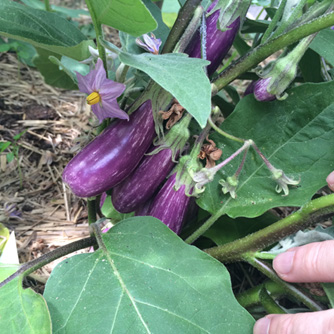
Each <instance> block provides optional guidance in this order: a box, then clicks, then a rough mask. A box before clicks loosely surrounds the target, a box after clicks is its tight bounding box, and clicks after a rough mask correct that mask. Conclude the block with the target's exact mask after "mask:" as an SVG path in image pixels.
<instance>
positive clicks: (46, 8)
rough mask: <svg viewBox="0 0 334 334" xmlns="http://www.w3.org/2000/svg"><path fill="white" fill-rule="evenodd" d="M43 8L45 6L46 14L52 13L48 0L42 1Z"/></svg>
mask: <svg viewBox="0 0 334 334" xmlns="http://www.w3.org/2000/svg"><path fill="white" fill-rule="evenodd" d="M44 6H45V10H46V11H47V12H52V9H51V6H50V1H49V0H44Z"/></svg>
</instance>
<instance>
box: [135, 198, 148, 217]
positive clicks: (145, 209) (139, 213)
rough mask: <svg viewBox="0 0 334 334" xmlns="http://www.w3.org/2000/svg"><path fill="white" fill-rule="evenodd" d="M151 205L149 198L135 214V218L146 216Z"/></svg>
mask: <svg viewBox="0 0 334 334" xmlns="http://www.w3.org/2000/svg"><path fill="white" fill-rule="evenodd" d="M151 203H152V198H150V199H149V200H148V201H147V202H146V203H144V204H143V205H141V206H140V207H139V208H138V209H137V210H136V212H135V216H148V213H149V211H150V206H151Z"/></svg>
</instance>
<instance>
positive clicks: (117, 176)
mask: <svg viewBox="0 0 334 334" xmlns="http://www.w3.org/2000/svg"><path fill="white" fill-rule="evenodd" d="M154 137H155V130H154V121H153V114H152V104H151V101H150V100H148V101H146V102H144V103H143V104H142V105H141V106H140V107H139V108H138V109H137V110H136V111H135V112H133V113H132V114H131V115H130V120H129V121H126V120H119V121H116V122H115V123H113V124H111V125H110V126H109V127H107V128H106V129H105V130H104V132H103V133H101V134H100V135H99V136H97V137H96V138H95V139H94V140H93V141H91V142H90V143H89V144H88V145H87V146H86V147H85V148H84V149H83V150H82V151H81V152H80V153H78V154H77V155H76V156H75V157H74V158H73V159H72V160H71V161H70V162H69V163H68V165H67V166H66V167H65V169H64V172H63V180H64V182H65V183H67V184H68V185H69V187H70V188H71V190H72V191H73V193H74V194H75V195H77V196H79V197H92V196H96V195H99V194H101V193H103V192H104V191H106V190H108V189H110V188H112V187H114V186H115V185H117V184H118V183H120V182H121V181H123V180H124V179H125V178H126V177H127V176H128V175H129V174H130V173H131V172H132V171H133V170H134V168H135V167H136V166H137V165H138V163H139V162H140V160H141V159H142V157H143V155H144V153H145V152H146V151H147V149H148V148H149V147H150V145H151V143H152V141H153V139H154Z"/></svg>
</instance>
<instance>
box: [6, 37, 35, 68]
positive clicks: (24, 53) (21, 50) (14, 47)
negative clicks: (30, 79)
mask: <svg viewBox="0 0 334 334" xmlns="http://www.w3.org/2000/svg"><path fill="white" fill-rule="evenodd" d="M6 51H14V52H16V54H17V57H18V59H19V61H20V62H21V63H23V64H27V65H28V66H34V64H33V62H32V59H33V58H34V57H35V56H36V49H35V48H34V47H33V46H32V45H31V44H29V43H26V42H22V41H17V40H15V39H10V38H8V41H7V43H5V42H4V41H2V39H0V52H6Z"/></svg>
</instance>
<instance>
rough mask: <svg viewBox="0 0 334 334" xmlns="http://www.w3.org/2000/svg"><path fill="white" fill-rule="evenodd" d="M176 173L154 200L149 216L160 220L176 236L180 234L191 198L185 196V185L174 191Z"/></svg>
mask: <svg viewBox="0 0 334 334" xmlns="http://www.w3.org/2000/svg"><path fill="white" fill-rule="evenodd" d="M175 178H176V173H174V174H173V175H172V176H170V177H169V178H168V180H167V182H166V183H165V184H164V186H163V187H162V188H161V190H160V191H159V192H158V194H157V196H156V197H155V198H154V200H153V202H152V204H151V207H150V210H149V214H148V216H153V217H155V218H158V219H160V220H161V221H162V222H163V223H164V224H165V225H167V226H168V227H169V228H170V229H171V230H172V231H174V232H175V233H176V234H179V233H180V231H181V228H182V223H183V220H184V218H185V215H186V213H187V208H188V205H189V203H190V197H189V196H187V195H186V194H185V185H182V186H181V187H180V188H179V190H177V191H175V190H174V185H175Z"/></svg>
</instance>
